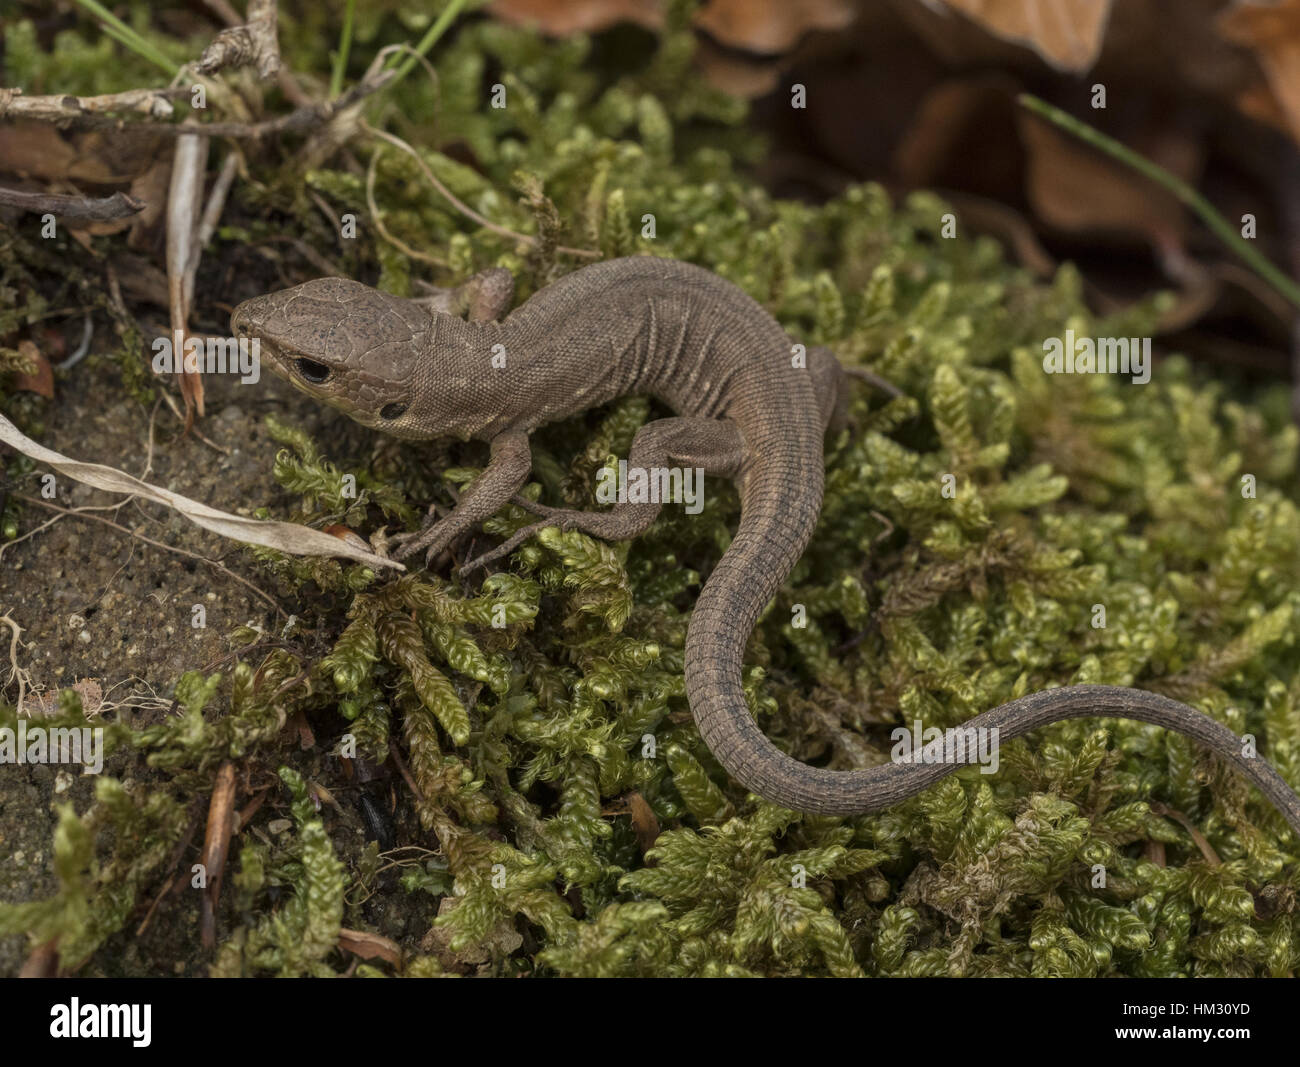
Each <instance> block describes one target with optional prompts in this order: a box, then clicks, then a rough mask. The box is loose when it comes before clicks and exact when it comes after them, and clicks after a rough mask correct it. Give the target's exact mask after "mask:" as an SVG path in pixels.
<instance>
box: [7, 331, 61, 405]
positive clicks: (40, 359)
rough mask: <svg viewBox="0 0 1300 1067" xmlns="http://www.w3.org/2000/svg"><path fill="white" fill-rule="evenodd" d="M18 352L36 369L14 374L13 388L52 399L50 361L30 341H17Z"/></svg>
mask: <svg viewBox="0 0 1300 1067" xmlns="http://www.w3.org/2000/svg"><path fill="white" fill-rule="evenodd" d="M18 354H19V355H21V356H22V357H23V359H25V360H27V362H28V363H31V364H32V365H33V366H35V368H36V370H35V371H34V372H33V373H32V374H24V373H23V372H22V371H19V372H18V373H17V374H15V375H14V388H15V389H20V390H22V391H23V392H27V393H36V394H38V395H39V396H43V397H45V399H46V400H53V399H54V372H53V371H52V370H50V361H49V360H48V359H46V358H45V355H44V354H43V353H42V352H41V350H40V349H39V348H37V347H36V345H35V343H34V342H32V341H19V342H18Z"/></svg>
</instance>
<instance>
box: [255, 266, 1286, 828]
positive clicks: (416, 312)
mask: <svg viewBox="0 0 1300 1067" xmlns="http://www.w3.org/2000/svg"><path fill="white" fill-rule="evenodd" d="M512 293H513V282H512V280H511V279H510V275H509V274H508V273H507V272H505V271H501V270H495V271H485V272H484V273H483V274H480V275H477V276H476V277H475V278H473V279H471V280H470V281H469V282H468V283H466V285H465V286H463V287H461V288H460V289H458V290H451V291H447V292H443V293H441V294H440V295H438V296H435V297H433V298H431V299H429V300H427V301H423V302H417V301H412V300H403V299H400V298H398V297H394V296H389V295H387V294H384V293H380V292H378V291H377V290H374V289H371V288H369V287H367V286H364V285H361V284H360V283H358V282H352V281H345V280H341V279H337V278H327V279H320V280H318V281H312V282H307V283H306V284H305V285H299V286H297V287H296V288H293V289H287V290H284V291H282V292H278V293H272V294H270V295H268V296H262V297H257V298H255V299H253V300H248V301H245V302H244V303H243V304H240V305H239V307H237V308H236V309H235V311H234V314H233V316H232V318H231V325H232V329H233V330H234V332H235V333H236V334H237V335H240V336H249V337H253V336H256V337H259V338H260V339H261V344H262V354H263V356H264V357H266V358H267V362H268V364H269V365H270V367H271V369H272V370H273V371H275V372H276V373H278V374H280V375H281V376H282V377H284V378H287V379H288V380H289V381H290V382H292V383H293V384H294V385H295V386H297V387H298V388H299V389H301V390H303V391H304V392H306V393H308V394H309V395H311V396H313V397H315V398H316V399H318V400H321V401H324V402H325V403H327V404H330V405H332V406H333V407H336V408H338V409H339V410H341V411H343V412H344V413H346V414H347V415H349V416H351V417H352V418H354V419H356V420H357V421H358V422H361V423H363V424H365V425H366V426H370V427H373V428H375V429H379V430H383V431H385V432H387V433H391V434H396V435H397V436H399V437H407V438H429V437H459V438H461V439H470V438H477V439H480V440H484V441H488V442H490V443H491V461H490V463H489V464H488V467H487V468H486V469H485V470H484V472H483V474H481V475H480V476H479V477H478V479H476V480H475V482H474V483H473V484H472V485H471V486H470V487H469V489H468V490H467V491H466V492H465V493H464V494H463V495H462V497H461V499H460V501H459V502H458V504H457V505H456V507H455V508H454V509H453V511H452V512H451V513H450V514H449V515H448V516H447V517H446V518H444V519H442V520H441V521H438V522H436V523H433V524H431V525H430V526H428V527H427V528H426V529H425V530H423V531H422V532H421V533H419V534H417V535H413V536H411V537H410V538H409V539H408V540H407V541H406V543H405V544H404V545H403V546H402V548H401V551H400V553H399V557H406V556H410V555H413V554H414V553H416V552H419V551H425V552H426V553H427V554H428V558H429V559H432V558H433V557H434V556H436V555H437V554H438V553H439V552H440V551H441V550H442V549H443V548H445V547H446V546H447V545H449V544H450V543H451V542H452V541H453V540H454V539H455V538H457V537H459V536H461V535H462V534H464V533H466V532H468V531H469V530H470V529H471V528H472V527H474V526H475V525H476V524H477V523H479V522H481V521H483V520H484V519H486V518H488V517H490V516H491V515H493V514H495V513H496V512H497V511H498V510H500V509H501V508H502V507H503V506H505V505H506V504H507V503H508V502H510V501H511V500H514V501H515V502H516V503H520V504H524V505H525V506H527V507H529V508H530V509H531V510H533V511H535V512H536V513H538V514H540V515H541V516H542V519H541V521H539V522H537V523H536V524H534V525H533V526H530V527H528V528H527V529H525V530H523V531H521V532H520V533H519V534H517V535H515V536H514V537H512V538H510V539H509V541H507V542H506V543H505V544H503V545H501V546H500V547H499V548H497V549H496V550H495V551H493V552H491V553H488V554H487V555H486V556H483V557H480V558H479V559H478V560H476V561H474V563H473V564H471V565H470V566H478V565H481V564H483V563H485V562H488V561H489V560H491V559H495V558H499V557H501V556H503V555H504V554H506V553H507V552H509V551H511V550H513V549H514V548H515V547H516V546H517V545H518V544H520V543H521V542H522V541H523V540H524V539H526V538H527V537H529V536H531V535H532V534H534V533H536V531H537V530H538V529H540V528H542V527H544V526H555V525H558V526H562V527H564V528H567V529H578V530H582V531H584V532H586V533H589V534H592V535H593V536H596V537H601V538H606V539H609V540H625V539H628V538H632V537H635V536H636V535H637V534H639V533H641V532H642V531H643V530H645V529H646V528H647V527H648V526H649V525H650V524H651V523H652V522H653V521H654V519H655V517H656V515H657V514H658V511H659V505H658V504H645V503H622V504H618V505H616V506H615V507H614V508H613V509H612V510H610V511H607V512H600V513H590V512H578V511H567V510H559V509H554V508H543V507H540V506H539V505H536V504H532V503H529V502H527V501H525V500H524V499H523V498H522V497H519V496H517V495H516V494H518V492H519V490H520V489H521V488H522V487H523V485H524V482H525V481H526V480H527V478H528V476H529V473H530V471H531V457H530V453H529V447H528V434H529V433H530V432H531V431H532V430H534V429H535V428H536V427H538V426H540V425H541V424H543V423H547V422H553V421H555V420H557V419H563V418H566V417H567V416H569V415H572V414H575V413H577V412H580V411H584V410H586V409H588V408H592V407H596V406H598V405H600V404H605V403H607V402H609V401H611V400H614V399H616V398H618V397H621V396H626V395H629V394H642V395H648V396H653V397H657V398H658V399H659V400H661V401H663V402H664V403H666V404H667V405H668V406H669V407H671V408H672V409H673V410H674V411H676V412H677V413H678V414H677V417H675V418H668V419H660V420H658V421H656V422H652V423H649V424H648V425H646V426H644V427H642V428H641V430H640V431H639V432H638V433H637V435H636V438H635V440H634V441H633V443H632V450H631V455H630V457H629V461H628V463H629V467H643V468H648V467H664V466H682V467H703V468H704V469H705V470H706V471H707V472H708V473H709V474H713V475H718V476H724V477H729V478H733V479H735V480H736V481H737V483H738V485H739V488H740V495H741V503H742V511H741V519H740V527H739V529H738V530H737V532H736V537H735V540H734V541H733V542H732V544H731V547H730V548H728V549H727V551H726V552H725V553H724V555H723V557H722V559H721V560H720V561H719V562H718V565H717V566H716V567H715V568H714V570H713V573H712V574H711V575H710V576H709V579H708V581H707V582H706V583H705V586H704V589H703V591H702V592H701V593H700V596H699V599H698V600H697V602H696V605H695V611H694V613H693V615H692V616H691V621H690V627H689V631H688V633H687V637H686V689H687V694H688V696H689V698H690V705H691V710H692V712H693V713H694V715H695V721H696V723H697V724H698V726H699V730H700V733H701V735H702V736H703V738H704V741H705V743H706V744H707V745H708V746H709V749H710V750H711V751H712V752H713V754H714V755H715V756H716V757H717V758H718V760H719V762H721V763H722V765H723V766H724V767H726V769H727V770H728V771H729V772H730V773H731V774H732V775H733V776H734V777H735V778H737V779H738V780H739V781H740V782H742V783H743V784H744V785H746V786H747V787H748V788H750V789H752V790H753V791H754V792H756V793H759V794H761V795H762V796H764V797H766V798H767V799H769V800H771V801H773V802H775V803H777V804H781V805H783V806H784V807H787V808H792V809H795V810H798V811H807V812H819V813H823V814H828V815H849V814H854V813H859V812H872V811H879V810H881V809H883V808H888V807H890V806H891V805H894V804H897V803H898V802H899V801H901V800H903V799H905V798H907V797H909V796H912V795H913V794H915V793H918V792H920V791H921V790H922V789H925V788H927V787H928V786H930V785H932V784H934V783H935V782H937V781H938V780H939V779H941V778H943V777H944V776H946V775H948V774H951V773H952V772H953V771H954V770H955V769H956V767H957V766H958V764H957V763H953V762H949V763H925V762H898V763H891V764H888V765H885V766H880V767H873V768H871V769H869V770H852V771H833V770H825V769H821V768H816V767H809V766H806V765H805V764H802V763H799V762H798V761H797V760H794V759H791V758H790V757H789V756H787V755H786V754H785V753H783V752H781V751H780V750H779V749H777V748H776V747H775V746H774V745H773V744H772V743H771V742H770V741H769V740H768V739H767V738H766V737H765V736H764V735H763V733H762V731H760V730H759V728H758V726H757V725H756V724H755V723H754V720H753V719H752V718H751V717H750V714H749V709H748V707H747V706H746V703H745V695H744V691H743V690H742V688H741V660H742V657H743V654H744V650H745V643H746V641H747V639H748V637H749V633H750V630H751V629H752V628H753V626H754V623H755V621H756V620H757V618H758V615H759V613H760V612H761V611H762V609H763V608H764V606H765V605H766V604H767V603H768V602H769V600H771V598H772V596H773V595H774V594H775V593H776V592H777V590H778V589H779V588H780V587H781V585H782V583H783V582H784V581H785V579H786V576H787V575H788V574H789V573H790V570H791V568H792V567H793V566H794V564H795V562H796V561H797V560H798V559H799V556H800V554H801V553H802V552H803V550H804V547H805V546H806V545H807V543H808V540H809V538H810V537H811V536H812V532H813V528H814V526H815V525H816V523H817V515H818V512H819V510H820V508H821V502H822V478H823V471H822V444H823V434H824V431H825V427H826V425H827V423H828V421H830V420H831V419H832V418H834V417H835V415H836V413H837V412H839V411H841V410H842V406H841V403H842V397H841V394H842V387H843V383H844V371H843V369H842V368H841V367H840V365H839V364H838V363H837V362H836V360H835V358H834V356H832V355H831V354H830V353H829V352H828V351H826V350H825V349H817V348H813V349H810V350H809V351H808V353H807V359H806V366H799V365H797V364H798V361H797V360H795V359H793V358H792V350H791V344H792V342H791V340H790V338H789V337H788V336H787V335H786V333H785V331H784V330H783V329H782V328H781V326H780V325H779V324H778V323H777V322H776V320H775V319H773V318H772V317H771V316H770V315H769V314H768V313H767V312H766V311H765V310H764V309H763V308H762V307H760V306H759V305H758V304H757V303H755V302H754V301H753V300H751V299H750V298H749V297H748V296H746V295H745V294H744V293H743V292H742V291H741V290H740V289H738V288H737V287H736V286H734V285H732V284H731V283H730V282H727V281H725V280H723V279H722V278H720V277H718V276H717V275H715V274H711V273H709V272H708V271H705V270H702V269H700V268H699V267H694V266H691V265H689V264H686V263H681V262H677V261H675V260H668V259H655V258H650V257H637V258H631V259H619V260H612V261H609V262H605V263H598V264H595V265H593V266H589V267H585V268H583V269H582V270H578V271H575V272H574V273H572V274H569V275H567V276H566V277H564V278H561V279H560V280H559V281H557V282H555V283H554V284H552V285H550V286H547V287H546V288H545V289H543V290H541V291H540V292H539V293H537V294H536V295H535V296H533V297H532V299H530V300H529V301H527V303H525V304H523V305H522V306H521V307H519V308H518V309H517V310H515V311H514V312H513V313H511V314H510V315H509V316H508V317H507V318H505V319H504V321H500V322H498V321H495V320H496V319H498V318H499V317H500V315H501V314H502V313H504V311H505V310H506V309H507V307H508V306H509V303H510V299H511V295H512ZM462 316H467V318H466V317H462ZM1080 716H1109V717H1114V718H1126V719H1140V720H1142V721H1144V722H1151V723H1155V724H1157V725H1159V726H1163V727H1165V728H1167V729H1171V730H1177V731H1178V732H1180V733H1183V734H1187V735H1188V736H1190V737H1193V738H1195V739H1196V740H1197V741H1200V742H1201V743H1202V744H1204V745H1206V746H1208V747H1209V748H1210V749H1212V750H1213V751H1214V752H1216V753H1217V754H1218V755H1220V756H1221V757H1222V758H1223V759H1225V760H1227V761H1228V762H1229V763H1231V764H1232V765H1233V766H1235V767H1236V768H1237V769H1238V770H1239V771H1241V773H1242V774H1244V775H1246V777H1248V778H1249V779H1250V780H1251V781H1252V782H1254V784H1255V785H1256V786H1258V787H1259V789H1260V790H1261V792H1263V793H1264V795H1265V796H1267V797H1268V798H1269V800H1271V801H1272V802H1273V804H1274V805H1276V806H1277V808H1278V809H1279V810H1280V811H1281V812H1282V813H1283V815H1285V817H1286V819H1287V821H1288V822H1289V823H1290V824H1291V827H1292V829H1293V830H1295V831H1296V833H1297V835H1298V836H1300V798H1297V797H1296V794H1295V793H1294V792H1293V791H1292V790H1291V788H1290V787H1289V786H1288V785H1287V784H1286V782H1285V781H1283V779H1282V778H1281V777H1280V776H1279V775H1278V774H1277V772H1276V771H1274V770H1273V769H1272V767H1270V766H1269V765H1268V764H1267V763H1266V762H1264V760H1262V759H1256V758H1249V757H1246V756H1244V755H1243V754H1242V743H1241V739H1240V738H1238V737H1237V736H1236V735H1234V734H1233V733H1232V732H1231V731H1230V730H1228V729H1227V728H1226V727H1224V726H1222V725H1220V724H1219V723H1217V722H1215V721H1214V720H1212V719H1210V718H1207V717H1206V716H1205V715H1202V714H1201V713H1200V712H1197V711H1195V710H1194V709H1192V708H1190V707H1188V706H1186V705H1185V704H1180V703H1178V702H1177V701H1174V700H1169V699H1167V698H1165V697H1162V696H1157V695H1155V694H1152V693H1146V692H1143V691H1141V690H1137V689H1126V688H1119V687H1114V686H1094V685H1083V686H1071V687H1068V688H1062V689H1053V690H1048V691H1045V692H1041V693H1035V694H1033V695H1032V696H1027V697H1023V698H1021V699H1019V700H1014V701H1012V702H1011V703H1009V704H1003V705H1002V706H1001V707H998V708H994V709H993V710H992V711H988V712H985V713H984V714H982V715H979V716H977V717H976V718H974V719H972V720H970V722H968V723H966V724H965V726H964V727H963V728H964V729H966V728H971V727H996V728H997V729H998V730H999V731H1000V735H999V740H1009V739H1011V738H1013V737H1017V736H1019V735H1020V734H1023V733H1025V732H1027V731H1029V730H1032V729H1034V728H1036V727H1038V726H1042V725H1044V724H1046V723H1050V722H1055V721H1057V720H1058V719H1066V718H1075V717H1080Z"/></svg>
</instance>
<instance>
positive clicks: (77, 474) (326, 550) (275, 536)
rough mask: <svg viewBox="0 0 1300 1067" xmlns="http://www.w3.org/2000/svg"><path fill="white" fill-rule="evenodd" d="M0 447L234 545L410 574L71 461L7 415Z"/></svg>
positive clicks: (341, 546)
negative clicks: (150, 504)
mask: <svg viewBox="0 0 1300 1067" xmlns="http://www.w3.org/2000/svg"><path fill="white" fill-rule="evenodd" d="M0 442H3V443H4V444H7V445H9V446H10V447H11V448H16V449H17V450H18V451H19V452H21V453H22V454H23V455H25V456H31V457H32V459H34V460H36V461H37V462H38V463H44V464H45V465H46V466H47V467H52V468H53V469H54V470H56V471H58V472H59V473H60V474H62V475H65V476H66V477H68V478H71V479H72V480H73V481H74V482H81V483H83V484H84V485H93V486H94V487H95V488H96V489H103V490H106V491H107V492H110V493H130V494H132V495H134V496H139V497H143V498H144V499H146V500H152V501H154V502H155V503H158V504H163V505H165V506H166V507H169V508H171V509H172V510H173V511H176V512H178V513H179V514H180V515H182V516H184V517H185V518H187V519H189V520H190V522H192V523H194V524H195V525H196V526H201V527H203V529H205V530H211V531H212V532H213V533H215V534H220V535H221V536H222V537H229V538H230V539H231V540H234V541H242V542H244V543H245V544H250V545H264V546H266V547H267V548H274V549H278V550H279V551H281V552H288V553H290V554H291V555H295V556H343V557H345V558H347V559H354V560H357V561H358V562H360V563H368V564H370V566H372V567H392V568H394V569H396V570H406V568H405V567H403V566H402V565H401V564H400V563H397V562H396V561H394V560H391V559H385V558H384V557H383V556H378V555H376V554H375V553H373V552H367V551H362V550H361V549H358V548H354V547H353V546H352V545H350V544H348V543H347V542H346V541H343V540H341V539H339V538H337V537H331V536H330V535H329V534H327V533H322V532H321V531H320V530H313V529H312V528H311V527H309V526H298V525H296V524H295V523H292V522H266V521H263V520H262V519H250V518H246V517H245V516H243V515H232V514H230V513H229V512H226V511H219V510H218V509H217V508H211V507H208V505H207V504H201V503H199V501H197V500H191V499H190V498H189V497H186V496H181V495H180V493H173V492H172V491H171V490H170V489H163V488H161V487H160V486H157V485H151V484H149V483H148V482H142V481H140V479H139V478H133V477H131V475H129V474H127V473H126V472H125V471H120V470H117V469H116V468H115V467H105V466H104V465H103V464H100V463H82V462H81V461H80V460H75V459H70V458H68V457H67V456H65V455H62V454H61V453H58V452H55V451H53V450H52V449H49V448H46V447H45V446H44V445H41V444H37V443H36V442H35V441H33V440H32V439H31V438H30V437H27V436H25V435H24V434H23V433H22V432H21V431H20V430H19V429H18V427H17V426H15V425H14V424H13V423H12V422H10V421H9V420H8V419H6V418H5V417H4V416H3V415H0Z"/></svg>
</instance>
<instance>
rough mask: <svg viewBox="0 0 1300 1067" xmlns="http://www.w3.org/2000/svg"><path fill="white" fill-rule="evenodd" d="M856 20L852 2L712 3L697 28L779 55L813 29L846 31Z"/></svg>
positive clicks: (745, 0)
mask: <svg viewBox="0 0 1300 1067" xmlns="http://www.w3.org/2000/svg"><path fill="white" fill-rule="evenodd" d="M856 17H857V10H856V8H855V7H854V5H853V4H851V3H849V2H848V0H801V2H800V3H797V4H796V3H790V2H789V0H712V2H711V3H709V4H706V5H705V6H704V7H703V8H701V9H700V11H699V12H697V13H696V15H695V25H696V26H698V27H699V28H700V29H702V30H704V31H705V32H706V33H708V34H709V35H710V36H712V37H713V38H714V39H715V40H717V41H720V42H721V43H722V44H725V45H730V46H731V47H732V48H741V49H744V50H745V51H747V52H766V53H777V52H786V51H788V50H789V49H791V48H793V47H794V46H795V45H796V44H798V43H799V41H800V40H801V39H802V38H803V36H804V34H806V33H808V32H810V31H812V30H842V29H843V28H844V27H845V26H847V25H849V23H851V22H852V21H853V20H854V19H855V18H856Z"/></svg>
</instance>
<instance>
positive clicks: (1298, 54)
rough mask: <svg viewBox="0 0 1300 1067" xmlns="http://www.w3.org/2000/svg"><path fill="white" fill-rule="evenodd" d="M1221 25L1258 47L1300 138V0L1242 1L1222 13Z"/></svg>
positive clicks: (1222, 30) (1231, 36) (1229, 36)
mask: <svg viewBox="0 0 1300 1067" xmlns="http://www.w3.org/2000/svg"><path fill="white" fill-rule="evenodd" d="M1218 27H1219V32H1220V33H1222V34H1223V36H1224V37H1226V38H1227V39H1228V40H1229V41H1232V42H1233V43H1234V44H1240V45H1245V46H1246V47H1248V48H1251V49H1253V50H1254V52H1255V56H1256V58H1257V59H1258V60H1259V65H1260V66H1261V67H1263V68H1264V75H1265V77H1267V79H1268V85H1269V88H1270V89H1271V90H1272V91H1273V95H1274V96H1275V97H1276V98H1277V103H1278V105H1279V106H1280V107H1281V109H1282V112H1283V113H1284V114H1285V115H1286V120H1287V124H1288V126H1289V127H1290V130H1291V136H1292V137H1294V138H1295V139H1296V140H1297V141H1300V0H1280V2H1278V3H1271V4H1258V3H1245V2H1243V0H1238V2H1237V3H1236V4H1234V5H1233V6H1232V7H1230V8H1228V10H1226V11H1224V12H1223V14H1222V15H1220V16H1219V21H1218Z"/></svg>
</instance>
